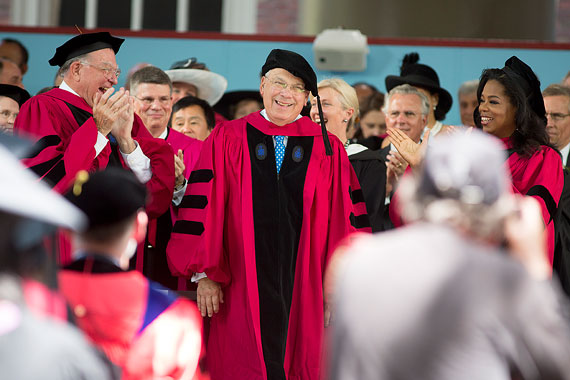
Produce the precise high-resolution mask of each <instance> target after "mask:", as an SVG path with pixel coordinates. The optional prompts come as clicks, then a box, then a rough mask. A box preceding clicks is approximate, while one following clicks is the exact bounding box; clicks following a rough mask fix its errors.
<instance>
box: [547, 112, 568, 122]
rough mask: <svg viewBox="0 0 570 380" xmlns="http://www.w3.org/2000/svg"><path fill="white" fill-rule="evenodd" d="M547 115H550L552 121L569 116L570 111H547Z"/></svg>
mask: <svg viewBox="0 0 570 380" xmlns="http://www.w3.org/2000/svg"><path fill="white" fill-rule="evenodd" d="M548 116H550V118H551V119H552V120H554V121H560V120H563V119H564V118H566V117H568V116H570V113H558V112H547V113H546V117H548Z"/></svg>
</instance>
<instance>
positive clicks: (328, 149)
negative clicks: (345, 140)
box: [317, 94, 332, 156]
mask: <svg viewBox="0 0 570 380" xmlns="http://www.w3.org/2000/svg"><path fill="white" fill-rule="evenodd" d="M317 108H318V109H319V118H320V119H321V131H322V133H323V142H324V143H325V151H326V152H327V156H332V149H331V142H330V141H329V135H328V133H327V127H326V126H325V116H324V115H323V107H322V106H321V97H320V96H319V94H317Z"/></svg>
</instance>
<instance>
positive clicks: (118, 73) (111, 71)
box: [79, 61, 121, 79]
mask: <svg viewBox="0 0 570 380" xmlns="http://www.w3.org/2000/svg"><path fill="white" fill-rule="evenodd" d="M79 62H80V63H81V64H82V65H85V66H91V67H93V68H95V69H97V70H99V71H102V72H103V75H105V77H106V78H108V77H109V75H110V74H113V75H115V78H116V79H119V77H120V76H121V69H119V68H118V67H117V68H116V69H110V68H108V67H101V66H99V65H95V64H93V63H91V62H87V61H79Z"/></svg>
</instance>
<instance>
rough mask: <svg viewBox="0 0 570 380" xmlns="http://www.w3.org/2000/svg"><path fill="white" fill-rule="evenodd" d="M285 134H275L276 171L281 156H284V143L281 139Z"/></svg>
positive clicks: (280, 162)
mask: <svg viewBox="0 0 570 380" xmlns="http://www.w3.org/2000/svg"><path fill="white" fill-rule="evenodd" d="M284 139H285V136H275V164H276V165H277V173H279V171H280V170H281V164H282V163H283V157H284V156H285V144H283V140H284Z"/></svg>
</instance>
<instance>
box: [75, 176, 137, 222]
mask: <svg viewBox="0 0 570 380" xmlns="http://www.w3.org/2000/svg"><path fill="white" fill-rule="evenodd" d="M66 198H67V199H68V200H69V201H70V202H71V203H73V204H74V205H75V206H77V207H78V208H79V209H80V210H81V211H83V212H84V213H85V214H86V215H87V219H88V221H89V227H88V228H93V227H98V226H103V225H107V224H113V223H118V222H121V221H123V220H125V219H127V218H129V217H131V216H133V215H135V213H136V212H137V210H139V209H141V208H143V207H144V206H145V203H146V188H145V186H144V185H143V184H142V183H140V182H139V180H138V179H137V178H136V177H135V175H134V174H133V173H132V172H131V171H129V170H126V169H123V168H116V167H111V168H107V169H106V170H103V171H99V172H96V173H94V174H87V172H86V171H81V172H79V173H78V174H77V177H76V179H75V183H74V184H73V186H72V187H71V190H70V191H69V192H68V193H67V194H66Z"/></svg>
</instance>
